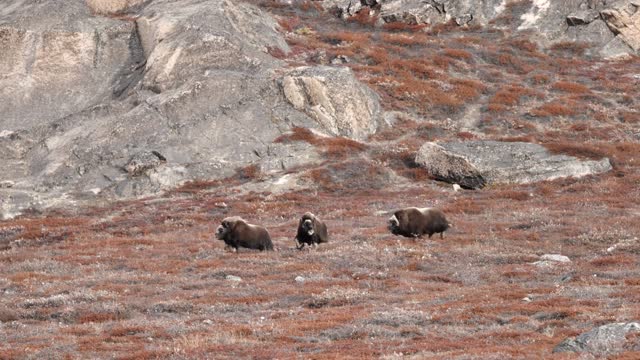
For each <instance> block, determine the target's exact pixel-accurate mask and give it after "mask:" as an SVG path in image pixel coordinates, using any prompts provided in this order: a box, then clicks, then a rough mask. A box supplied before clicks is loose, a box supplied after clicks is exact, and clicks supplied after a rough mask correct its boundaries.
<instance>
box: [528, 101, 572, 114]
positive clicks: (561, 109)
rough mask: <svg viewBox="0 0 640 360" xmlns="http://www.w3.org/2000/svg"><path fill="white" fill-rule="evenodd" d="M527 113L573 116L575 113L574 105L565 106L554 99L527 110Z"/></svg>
mask: <svg viewBox="0 0 640 360" xmlns="http://www.w3.org/2000/svg"><path fill="white" fill-rule="evenodd" d="M529 115H531V116H535V117H547V116H574V115H576V108H575V106H571V107H569V106H565V105H563V104H562V103H560V102H557V101H554V102H550V103H546V104H544V105H542V106H540V107H538V108H535V109H532V110H529Z"/></svg>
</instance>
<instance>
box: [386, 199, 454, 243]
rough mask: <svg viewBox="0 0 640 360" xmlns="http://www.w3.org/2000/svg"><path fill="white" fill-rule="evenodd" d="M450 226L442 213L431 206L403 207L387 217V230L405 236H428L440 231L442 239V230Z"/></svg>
mask: <svg viewBox="0 0 640 360" xmlns="http://www.w3.org/2000/svg"><path fill="white" fill-rule="evenodd" d="M449 227H451V224H450V223H449V222H448V221H447V218H446V217H445V216H444V213H442V211H440V210H438V209H432V208H422V209H419V208H415V207H410V208H405V209H401V210H397V211H395V212H394V213H393V216H392V217H390V218H389V230H390V231H391V233H393V234H394V235H402V236H406V237H422V235H424V234H427V235H429V237H431V235H433V234H437V233H440V238H441V239H442V237H443V234H444V232H445V231H446V230H447V229H448V228H449Z"/></svg>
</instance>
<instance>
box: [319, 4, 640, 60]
mask: <svg viewBox="0 0 640 360" xmlns="http://www.w3.org/2000/svg"><path fill="white" fill-rule="evenodd" d="M323 4H324V6H325V7H326V8H328V9H335V11H336V12H337V14H338V15H339V16H341V17H343V18H349V17H351V16H354V15H355V14H356V13H357V12H358V11H360V10H362V9H363V8H369V9H370V11H371V12H372V13H373V14H375V15H377V16H379V18H380V21H381V22H382V23H390V22H403V23H407V24H430V25H433V24H442V23H447V22H455V24H457V25H459V26H463V25H487V24H489V23H491V24H496V25H500V26H505V27H513V28H515V29H517V30H521V31H524V30H533V31H534V33H533V34H532V35H533V38H534V39H537V41H538V42H539V43H541V44H543V45H545V46H548V45H551V44H553V43H559V42H566V41H580V42H588V43H592V44H594V45H595V48H596V49H598V55H600V56H603V57H618V56H624V55H628V54H637V51H638V48H639V45H640V32H639V29H640V11H638V9H639V7H640V2H638V1H637V0H613V1H612V0H608V1H607V0H603V1H593V0H589V1H585V0H566V1H549V0H532V1H531V0H521V1H505V0H483V1H469V0H429V1H423V0H372V1H359V0H331V1H324V2H323Z"/></svg>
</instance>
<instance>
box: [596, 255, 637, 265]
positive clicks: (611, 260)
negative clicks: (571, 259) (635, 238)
mask: <svg viewBox="0 0 640 360" xmlns="http://www.w3.org/2000/svg"><path fill="white" fill-rule="evenodd" d="M590 264H591V265H593V266H597V267H607V266H625V265H635V264H637V260H636V258H635V257H633V256H631V255H627V254H618V255H608V256H603V257H599V258H597V259H595V260H592V261H591V262H590Z"/></svg>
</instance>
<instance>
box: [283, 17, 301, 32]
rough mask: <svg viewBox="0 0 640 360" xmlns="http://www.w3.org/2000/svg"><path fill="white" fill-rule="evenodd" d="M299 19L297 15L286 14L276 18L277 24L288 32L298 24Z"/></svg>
mask: <svg viewBox="0 0 640 360" xmlns="http://www.w3.org/2000/svg"><path fill="white" fill-rule="evenodd" d="M300 23H301V20H300V18H299V17H297V16H287V17H281V18H278V25H280V27H281V28H282V29H283V30H284V31H288V32H292V31H293V30H294V29H295V28H297V27H298V26H300Z"/></svg>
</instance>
